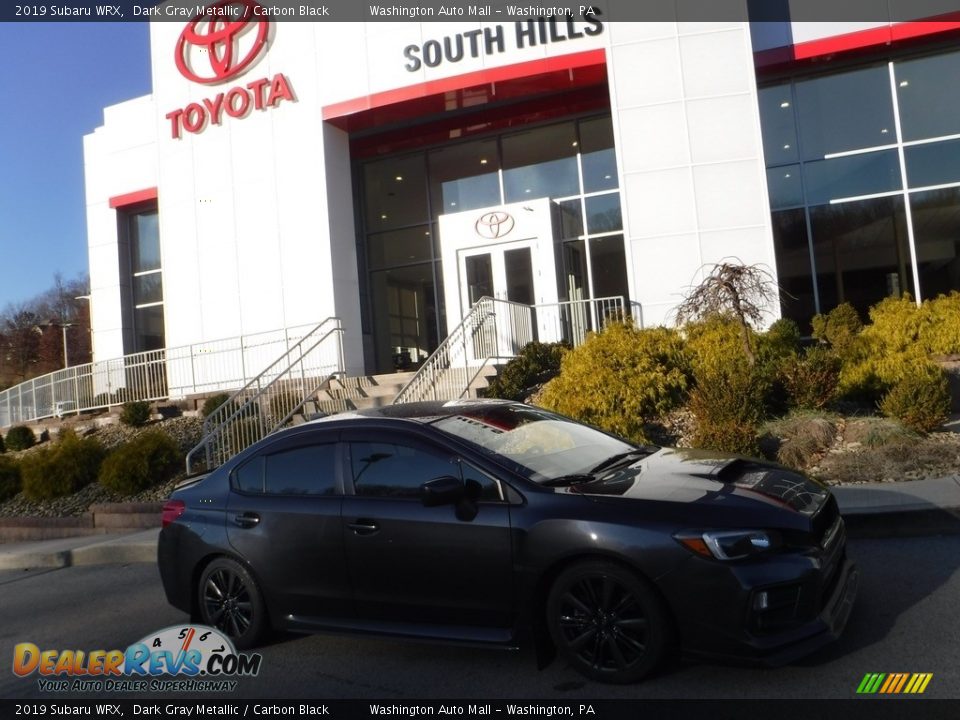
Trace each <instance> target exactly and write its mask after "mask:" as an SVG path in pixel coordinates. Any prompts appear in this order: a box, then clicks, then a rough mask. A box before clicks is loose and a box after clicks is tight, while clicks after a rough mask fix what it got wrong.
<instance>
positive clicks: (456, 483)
mask: <svg viewBox="0 0 960 720" xmlns="http://www.w3.org/2000/svg"><path fill="white" fill-rule="evenodd" d="M464 491H465V488H464V486H463V482H462V481H461V480H458V479H457V478H455V477H453V476H452V475H444V476H443V477H438V478H434V479H433V480H428V481H427V482H425V483H424V484H423V485H421V486H420V500H421V501H422V502H423V504H424V505H425V506H426V507H436V506H438V505H452V504H453V503H455V502H457V501H458V500H460V498H462V497H463V494H464Z"/></svg>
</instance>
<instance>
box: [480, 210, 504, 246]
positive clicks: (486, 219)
mask: <svg viewBox="0 0 960 720" xmlns="http://www.w3.org/2000/svg"><path fill="white" fill-rule="evenodd" d="M473 228H474V230H476V231H477V235H479V236H480V237H483V238H487V239H488V240H496V239H497V238H502V237H503V236H504V235H508V234H509V233H510V231H511V230H513V216H512V215H511V214H510V213H508V212H504V211H502V210H500V211H496V212H488V213H484V214H483V215H481V216H480V217H479V218H477V222H476V223H474V226H473Z"/></svg>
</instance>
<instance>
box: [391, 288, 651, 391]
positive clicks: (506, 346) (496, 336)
mask: <svg viewBox="0 0 960 720" xmlns="http://www.w3.org/2000/svg"><path fill="white" fill-rule="evenodd" d="M500 307H505V308H507V309H509V310H510V313H509V314H508V315H507V317H506V318H505V319H506V320H507V322H506V323H504V322H503V321H502V320H503V319H501V322H499V323H498V308H500ZM518 311H519V312H520V313H521V314H522V315H525V317H524V318H523V320H522V321H518V320H517V312H518ZM554 312H555V314H553V313H554ZM626 318H630V319H631V320H632V321H633V322H635V323H637V324H638V325H639V326H640V327H643V309H642V307H641V306H640V304H639V303H636V302H628V301H627V300H626V298H624V297H623V296H622V295H615V296H610V297H603V298H590V299H584V300H564V301H561V302H556V303H540V304H537V305H524V304H522V303H516V302H511V301H509V300H496V299H494V298H490V297H482V298H480V299H479V300H478V301H477V302H476V303H474V304H473V306H472V307H471V308H470V311H469V312H468V313H467V315H466V317H464V318H463V320H462V321H461V322H460V324H459V325H457V327H455V328H454V329H453V331H452V332H451V333H450V334H449V335H448V336H447V338H446V339H445V340H444V341H443V342H442V343H441V344H440V346H439V347H438V348H437V349H436V350H434V351H433V353H431V354H430V356H429V357H428V358H427V359H426V360H425V361H424V363H423V365H421V366H420V369H419V370H418V371H417V373H416V374H415V375H414V376H413V377H412V378H411V379H410V381H409V382H408V383H407V384H406V385H405V386H404V387H403V388H402V389H401V390H400V392H399V393H398V394H397V396H396V398H395V399H394V401H393V402H394V403H403V402H415V401H418V400H428V399H432V400H440V399H443V400H455V399H459V398H462V397H464V396H465V395H469V393H470V390H471V388H472V387H474V384H475V383H476V381H477V379H478V378H479V377H480V375H481V374H482V373H483V371H484V369H485V368H486V367H487V366H488V365H491V364H494V363H498V362H502V361H505V360H509V359H512V358H513V357H516V355H517V354H518V352H519V351H520V350H521V349H522V347H523V346H525V345H526V344H527V343H528V342H530V341H532V340H537V339H541V340H543V341H545V342H546V341H557V340H565V341H567V342H569V343H570V344H571V345H573V346H577V345H580V344H581V343H583V342H584V341H585V340H586V337H587V335H588V333H590V332H592V331H594V330H599V329H601V328H602V327H604V326H605V325H606V324H607V323H608V322H610V321H611V320H614V319H621V320H623V319H626ZM518 326H519V327H518ZM478 337H479V338H480V342H475V341H473V340H474V339H476V338H478ZM471 341H472V342H471ZM468 345H470V349H471V350H482V351H483V352H479V353H474V354H473V356H471V354H470V353H469V352H468V347H467V346H468ZM454 360H456V362H454ZM471 370H472V372H471Z"/></svg>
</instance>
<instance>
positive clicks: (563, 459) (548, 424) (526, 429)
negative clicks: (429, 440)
mask: <svg viewBox="0 0 960 720" xmlns="http://www.w3.org/2000/svg"><path fill="white" fill-rule="evenodd" d="M432 424H433V426H434V427H436V428H438V429H440V430H443V431H444V432H447V433H450V434H451V435H455V436H457V437H459V438H462V439H463V440H467V441H469V442H471V443H473V444H474V445H478V446H480V447H481V448H482V449H483V450H485V451H486V452H488V453H491V454H496V455H499V456H501V457H503V458H504V459H506V460H508V461H510V463H511V464H512V465H513V466H514V467H513V469H515V470H516V471H517V472H519V473H520V474H521V475H524V476H525V477H527V478H528V479H530V480H533V481H534V482H546V481H548V480H552V479H555V478H557V477H561V476H569V475H577V474H580V473H588V472H590V471H591V470H592V469H594V468H596V467H597V466H598V465H600V464H601V463H603V462H604V461H605V460H608V459H609V458H611V457H612V456H615V455H621V454H623V453H629V452H630V451H632V450H636V447H635V446H634V445H630V444H628V443H626V442H624V441H622V440H618V439H617V438H615V437H611V436H610V435H607V434H606V433H603V432H600V431H599V430H595V429H594V428H591V427H588V426H586V425H581V424H580V423H578V422H575V421H573V420H570V419H569V418H565V417H562V416H560V415H554V414H553V413H550V412H547V411H546V410H540V409H539V408H532V407H527V406H522V405H496V406H491V407H469V408H464V410H463V411H462V412H461V413H459V414H457V415H448V416H444V417H442V418H440V419H438V420H435V421H433V423H432Z"/></svg>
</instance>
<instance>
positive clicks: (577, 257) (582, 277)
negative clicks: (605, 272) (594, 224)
mask: <svg viewBox="0 0 960 720" xmlns="http://www.w3.org/2000/svg"><path fill="white" fill-rule="evenodd" d="M563 269H564V280H563V288H562V292H563V297H564V299H566V300H583V299H584V298H587V297H590V290H589V288H588V287H587V249H586V243H585V242H584V241H583V240H575V241H573V242H567V243H564V244H563Z"/></svg>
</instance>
